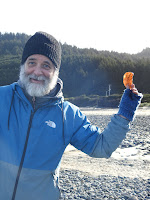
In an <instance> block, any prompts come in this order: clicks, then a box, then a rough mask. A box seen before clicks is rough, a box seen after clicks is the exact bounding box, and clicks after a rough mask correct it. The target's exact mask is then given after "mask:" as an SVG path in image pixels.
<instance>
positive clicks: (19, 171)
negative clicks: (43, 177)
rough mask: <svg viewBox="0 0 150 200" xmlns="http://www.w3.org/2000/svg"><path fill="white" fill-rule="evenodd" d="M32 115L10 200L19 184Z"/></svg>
mask: <svg viewBox="0 0 150 200" xmlns="http://www.w3.org/2000/svg"><path fill="white" fill-rule="evenodd" d="M34 113H35V112H31V115H30V121H29V125H28V131H27V135H26V140H25V144H24V149H23V153H22V157H21V161H20V165H19V169H18V173H17V177H16V182H15V186H14V191H13V195H12V200H15V196H16V191H17V187H18V182H19V178H20V174H21V170H22V166H23V163H24V158H25V154H26V150H27V144H28V139H29V135H30V129H31V125H32V119H33V116H34Z"/></svg>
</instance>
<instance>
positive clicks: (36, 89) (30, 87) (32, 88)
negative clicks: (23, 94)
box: [19, 65, 59, 97]
mask: <svg viewBox="0 0 150 200" xmlns="http://www.w3.org/2000/svg"><path fill="white" fill-rule="evenodd" d="M58 74H59V71H58V70H57V69H56V70H55V72H54V75H53V77H52V79H50V78H47V77H45V76H36V75H34V74H30V75H27V74H26V72H25V66H24V65H21V67H20V76H19V78H20V81H21V84H22V85H23V87H24V88H25V89H26V91H27V93H28V94H29V95H30V96H33V97H41V96H45V95H47V94H49V93H50V91H51V90H52V89H53V88H54V87H55V86H56V83H57V79H58ZM30 78H34V79H36V80H43V81H44V84H37V83H31V82H30Z"/></svg>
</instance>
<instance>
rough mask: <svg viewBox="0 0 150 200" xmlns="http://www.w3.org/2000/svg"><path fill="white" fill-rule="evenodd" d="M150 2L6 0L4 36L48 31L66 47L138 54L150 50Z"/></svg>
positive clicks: (1, 20) (0, 25) (0, 15)
mask: <svg viewBox="0 0 150 200" xmlns="http://www.w3.org/2000/svg"><path fill="white" fill-rule="evenodd" d="M149 7H150V1H149V0H41V1H37V0H26V1H25V0H24V1H20V0H13V1H11V0H10V1H9V0H5V1H4V0H3V2H1V7H0V32H2V33H4V32H13V33H17V32H19V33H26V34H29V35H32V34H34V33H35V32H36V31H39V30H40V31H45V32H48V33H50V34H52V35H53V36H54V37H56V39H58V40H59V41H60V42H62V43H65V42H66V43H67V44H70V45H75V46H77V47H79V48H95V49H97V50H108V51H117V52H126V53H138V52H140V51H142V50H143V49H144V48H146V47H150V25H149V20H150V12H149Z"/></svg>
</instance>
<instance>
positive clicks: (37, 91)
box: [20, 54, 58, 96]
mask: <svg viewBox="0 0 150 200" xmlns="http://www.w3.org/2000/svg"><path fill="white" fill-rule="evenodd" d="M57 78H58V70H56V69H55V66H54V64H53V63H52V62H51V60H50V59H49V58H47V57H46V56H43V55H38V54H34V55H31V56H29V57H28V58H27V60H26V62H25V64H24V65H23V66H21V71H20V81H21V82H22V84H23V85H24V87H25V89H26V91H27V92H28V93H29V95H30V96H44V95H46V94H48V93H49V92H50V91H51V90H52V89H53V88H54V86H55V85H56V82H57Z"/></svg>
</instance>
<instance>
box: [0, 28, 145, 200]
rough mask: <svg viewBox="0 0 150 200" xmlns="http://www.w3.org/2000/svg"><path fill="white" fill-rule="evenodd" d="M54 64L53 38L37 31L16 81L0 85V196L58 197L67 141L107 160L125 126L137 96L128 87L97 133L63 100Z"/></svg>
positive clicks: (57, 56) (16, 199)
mask: <svg viewBox="0 0 150 200" xmlns="http://www.w3.org/2000/svg"><path fill="white" fill-rule="evenodd" d="M60 64H61V46H60V44H59V42H58V41H57V40H56V39H55V38H54V37H53V36H51V35H50V34H47V33H45V32H37V33H35V34H34V35H33V36H32V37H31V38H30V39H29V40H28V41H27V43H26V45H25V47H24V50H23V55H22V60H21V69H20V78H19V81H18V82H16V83H13V84H11V85H9V86H3V87H0V97H1V99H0V110H1V113H0V199H3V200H9V199H10V200H33V199H36V200H58V199H59V197H60V191H59V184H58V183H59V166H60V165H59V164H60V161H61V158H62V155H63V153H64V151H65V148H66V147H67V146H68V144H72V145H73V146H74V147H76V148H77V149H79V150H81V151H83V152H84V153H86V154H88V155H89V156H91V157H97V158H109V157H110V156H111V154H112V152H113V151H115V150H116V148H117V147H118V146H119V144H120V143H121V141H122V140H123V139H124V138H125V136H126V133H127V132H128V130H129V124H130V121H132V120H133V118H134V116H135V111H136V110H137V107H138V106H139V104H140V101H141V98H142V95H141V94H140V93H138V91H137V89H136V88H135V86H134V85H132V87H131V89H126V90H125V92H124V94H123V96H122V99H121V102H120V106H119V110H118V113H116V115H114V116H112V119H111V122H110V123H109V124H108V126H107V127H106V129H105V130H104V131H103V132H100V129H99V128H98V127H95V126H94V125H92V124H90V122H89V121H88V119H87V117H86V116H85V115H84V114H83V113H82V112H81V111H80V109H79V108H78V107H77V106H75V105H73V104H71V103H69V102H67V101H64V98H63V93H62V88H63V87H62V85H63V84H62V81H61V80H60V79H59V78H58V76H59V69H60Z"/></svg>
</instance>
